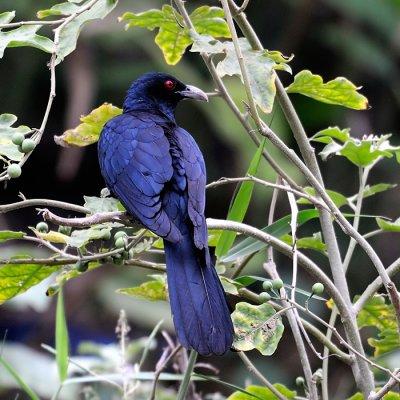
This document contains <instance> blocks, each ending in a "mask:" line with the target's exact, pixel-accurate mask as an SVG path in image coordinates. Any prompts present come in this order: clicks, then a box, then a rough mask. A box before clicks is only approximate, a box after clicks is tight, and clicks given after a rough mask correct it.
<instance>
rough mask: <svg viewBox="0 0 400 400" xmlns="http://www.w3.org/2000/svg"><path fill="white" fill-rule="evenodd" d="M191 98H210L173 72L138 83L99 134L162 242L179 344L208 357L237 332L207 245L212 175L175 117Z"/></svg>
mask: <svg viewBox="0 0 400 400" xmlns="http://www.w3.org/2000/svg"><path fill="white" fill-rule="evenodd" d="M186 98H190V99H196V100H207V96H206V94H205V93H204V92H202V91H201V90H200V89H198V88H195V87H193V86H190V85H185V84H183V83H182V82H180V81H179V80H178V79H176V78H174V77H173V76H171V75H168V74H164V73H148V74H145V75H143V76H141V77H140V78H138V79H137V80H136V81H134V82H133V84H132V85H131V87H130V88H129V90H128V93H127V96H126V98H125V102H124V106H123V114H122V115H119V116H117V117H115V118H113V119H111V120H110V121H109V122H108V123H107V124H106V125H105V127H104V129H103V131H102V133H101V137H100V141H99V147H98V150H99V161H100V168H101V172H102V175H103V177H104V179H105V181H106V184H107V186H108V188H109V189H110V190H111V192H113V193H114V195H115V196H117V197H118V198H119V199H120V201H121V202H122V204H123V205H124V206H125V207H126V209H127V210H128V212H129V213H130V214H131V215H132V216H133V217H134V218H135V219H137V220H138V221H140V222H141V224H142V225H143V226H145V227H146V228H148V229H150V230H151V231H152V232H154V233H155V234H157V235H158V236H160V237H162V238H163V239H164V247H165V256H166V264H167V278H168V291H169V299H170V303H171V309H172V315H173V319H174V324H175V330H176V333H177V335H178V339H179V341H180V343H181V344H182V345H183V346H184V347H186V348H193V349H194V350H196V351H197V352H198V353H200V354H202V355H209V354H223V353H225V352H226V351H227V350H228V349H229V348H230V346H231V344H232V340H233V326H232V321H231V317H230V313H229V309H228V306H227V302H226V298H225V294H224V291H223V288H222V285H221V283H220V280H219V278H218V275H217V273H216V271H215V268H214V266H213V264H212V262H211V259H210V253H209V249H208V244H207V226H206V220H205V217H204V206H205V184H206V169H205V165H204V160H203V155H202V153H201V151H200V149H199V147H198V146H197V144H196V142H195V141H194V139H193V137H192V136H191V135H190V134H189V133H188V132H186V131H185V130H184V129H182V128H180V127H179V126H178V125H177V123H176V121H175V116H174V114H175V108H176V106H177V104H178V103H179V102H180V101H181V100H183V99H186Z"/></svg>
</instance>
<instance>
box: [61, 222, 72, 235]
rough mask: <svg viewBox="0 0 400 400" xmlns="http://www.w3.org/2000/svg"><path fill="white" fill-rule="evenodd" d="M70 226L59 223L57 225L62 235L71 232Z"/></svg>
mask: <svg viewBox="0 0 400 400" xmlns="http://www.w3.org/2000/svg"><path fill="white" fill-rule="evenodd" d="M71 230H72V229H71V227H70V226H64V225H60V226H59V227H58V232H60V233H62V234H63V235H67V236H69V235H70V234H71Z"/></svg>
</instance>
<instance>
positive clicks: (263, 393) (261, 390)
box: [227, 383, 297, 400]
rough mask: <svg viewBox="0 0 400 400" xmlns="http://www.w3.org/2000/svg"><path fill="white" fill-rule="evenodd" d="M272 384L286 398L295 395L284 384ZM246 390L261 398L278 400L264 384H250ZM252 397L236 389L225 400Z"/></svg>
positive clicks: (241, 399) (246, 399) (250, 399)
mask: <svg viewBox="0 0 400 400" xmlns="http://www.w3.org/2000/svg"><path fill="white" fill-rule="evenodd" d="M273 386H274V388H275V389H276V390H277V391H278V392H279V393H281V394H282V395H283V396H285V397H286V398H287V399H294V398H295V396H296V395H297V393H296V392H295V391H293V390H289V389H288V388H287V387H286V386H284V385H282V384H280V383H275V384H274V385H273ZM246 392H249V393H251V394H253V395H255V396H257V398H259V399H262V400H278V397H276V395H275V394H274V393H272V392H271V390H270V389H268V388H266V387H264V386H255V385H250V386H247V387H246ZM253 399H254V397H253V396H250V395H249V394H246V393H243V392H239V391H237V392H235V393H232V394H231V395H230V396H229V397H228V399H227V400H253Z"/></svg>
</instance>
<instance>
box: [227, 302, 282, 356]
mask: <svg viewBox="0 0 400 400" xmlns="http://www.w3.org/2000/svg"><path fill="white" fill-rule="evenodd" d="M275 314H276V312H275V309H274V308H273V307H272V306H271V305H270V304H267V303H264V304H261V305H259V306H254V305H252V304H249V303H245V302H240V303H237V304H236V308H235V311H234V312H233V313H232V321H233V325H234V328H235V339H234V342H233V347H234V348H235V349H237V350H241V351H248V350H253V349H257V350H258V351H259V352H260V353H261V354H262V355H264V356H270V355H271V354H273V353H274V352H275V350H276V348H277V347H278V343H279V341H280V339H281V337H282V334H283V330H284V327H283V324H282V320H281V317H280V316H279V315H278V316H275Z"/></svg>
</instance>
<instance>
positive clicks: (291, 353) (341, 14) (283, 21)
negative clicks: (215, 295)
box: [0, 0, 400, 399]
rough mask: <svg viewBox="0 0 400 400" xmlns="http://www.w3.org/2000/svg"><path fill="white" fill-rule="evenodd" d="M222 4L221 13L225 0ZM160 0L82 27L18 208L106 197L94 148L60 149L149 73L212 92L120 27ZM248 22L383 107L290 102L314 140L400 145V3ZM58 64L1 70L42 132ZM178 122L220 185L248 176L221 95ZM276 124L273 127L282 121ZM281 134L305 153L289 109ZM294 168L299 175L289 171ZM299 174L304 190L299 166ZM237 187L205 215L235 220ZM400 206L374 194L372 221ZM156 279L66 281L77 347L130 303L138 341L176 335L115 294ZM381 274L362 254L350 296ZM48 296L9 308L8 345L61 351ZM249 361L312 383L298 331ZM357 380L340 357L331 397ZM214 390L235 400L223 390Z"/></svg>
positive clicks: (25, 119)
mask: <svg viewBox="0 0 400 400" xmlns="http://www.w3.org/2000/svg"><path fill="white" fill-rule="evenodd" d="M0 3H1V6H0V7H1V8H0V12H3V11H6V10H12V9H15V10H17V20H22V19H33V18H34V12H35V11H36V10H37V9H43V8H47V6H50V5H52V4H55V2H52V1H39V2H38V1H33V0H29V1H28V0H2V1H1V2H0ZM211 3H213V4H215V5H217V3H218V2H210V3H209V4H211ZM201 4H203V3H202V2H198V1H190V2H187V7H188V8H189V9H192V8H195V7H196V6H198V5H201ZM161 5H162V3H161V2H159V1H143V0H142V1H135V2H131V1H120V4H119V6H118V7H117V9H116V10H115V11H114V12H113V13H112V15H110V16H109V17H108V18H107V19H106V20H104V21H101V22H95V23H92V24H91V25H88V26H87V27H86V28H85V29H84V31H83V33H82V34H81V36H80V39H79V43H78V48H77V51H75V52H74V53H73V54H72V55H70V56H69V57H68V58H67V59H66V60H65V62H64V63H62V64H61V65H60V67H58V72H57V74H58V79H57V97H56V100H55V104H54V107H53V110H52V113H51V115H50V119H49V123H48V125H47V129H46V132H45V135H44V138H43V140H42V142H41V144H40V146H39V148H38V149H37V150H36V151H35V152H34V153H33V155H32V156H31V157H30V159H29V162H28V163H27V165H26V166H25V167H24V169H23V175H22V177H21V178H20V179H18V180H16V181H15V182H13V181H12V182H10V183H8V185H7V187H6V188H5V189H4V190H2V191H1V203H7V202H13V201H16V200H17V195H18V193H19V192H22V193H23V194H24V195H25V196H26V197H28V198H35V197H40V198H52V199H59V200H64V201H68V202H73V203H77V204H82V202H83V199H82V197H83V195H84V194H85V195H99V193H100V190H101V188H102V187H103V186H104V183H103V181H102V178H101V176H100V173H99V169H98V165H97V154H96V146H90V147H88V148H85V149H63V148H60V147H58V146H57V145H56V144H55V143H54V141H53V136H54V135H55V134H61V133H62V132H63V131H64V130H65V129H67V128H71V127H74V126H75V125H76V124H77V123H78V121H79V116H80V115H81V114H85V113H87V112H89V111H90V110H91V109H92V108H94V107H96V106H98V105H100V104H102V103H103V102H111V103H113V104H115V105H118V106H120V105H121V104H122V100H123V97H124V93H125V91H126V89H127V87H128V85H129V84H130V82H131V81H132V80H133V79H134V78H135V77H137V76H138V75H140V74H141V73H143V72H146V71H149V70H160V71H168V72H171V73H173V74H175V75H176V76H178V77H179V78H180V79H182V80H183V81H185V82H188V83H190V84H194V85H196V86H200V87H202V88H203V89H205V90H207V91H211V90H212V89H213V85H212V82H211V80H210V78H209V76H208V74H207V71H206V68H205V66H204V65H203V64H202V62H201V59H200V58H199V57H198V55H197V54H192V53H189V52H188V53H187V54H186V55H185V56H184V58H183V60H182V61H181V62H180V63H179V64H178V65H177V66H175V67H169V66H167V65H166V64H165V62H164V60H163V59H162V55H161V52H160V50H159V49H158V48H157V47H156V45H155V44H154V42H153V39H154V33H152V32H149V31H147V30H143V29H139V28H138V29H131V30H129V31H124V29H123V25H122V24H120V23H118V22H117V16H119V15H121V14H122V13H123V12H124V11H127V10H130V11H134V12H139V11H143V10H145V9H148V8H150V6H154V7H160V6H161ZM248 17H249V19H250V21H251V22H252V23H253V24H254V27H255V29H256V31H257V32H258V34H259V36H260V38H261V39H262V42H263V44H264V46H265V47H266V48H268V49H279V50H281V51H282V52H283V53H284V54H286V55H290V54H292V53H293V54H295V58H294V60H293V61H292V63H291V65H292V68H293V71H294V72H295V73H296V72H299V71H300V70H302V69H310V70H311V71H312V72H313V73H318V74H321V75H322V76H323V77H324V79H325V80H329V79H333V78H335V77H336V76H341V75H343V76H346V77H347V78H349V79H350V80H352V81H353V82H354V83H356V84H357V85H360V86H363V89H362V92H363V94H365V95H366V96H367V97H368V99H369V101H370V104H371V109H369V110H368V111H363V112H355V111H351V110H347V109H344V108H341V107H336V106H329V105H324V104H321V103H318V102H316V101H313V100H311V99H307V98H305V97H302V96H297V95H294V96H292V99H293V102H294V103H295V106H296V108H297V110H298V112H299V114H300V116H301V119H302V121H303V123H304V125H305V128H306V131H307V132H308V133H309V134H310V136H311V134H313V133H315V132H317V131H318V130H320V129H323V128H325V127H327V126H334V125H338V126H340V127H351V128H352V133H353V134H354V135H356V136H362V135H366V134H371V133H374V134H382V133H393V143H394V144H397V145H398V144H399V142H400V141H399V139H398V134H399V114H398V110H399V104H400V94H399V93H400V90H399V89H400V83H399V79H400V75H399V59H400V57H399V55H400V1H399V0H381V1H376V0H314V1H313V0H282V1H273V0H269V1H266V0H252V1H251V2H250V5H249V7H248ZM44 31H45V30H44ZM48 58H49V57H48V55H47V54H45V53H42V52H40V51H38V50H35V49H30V48H20V49H6V52H5V57H4V58H3V59H2V60H1V61H0V77H1V78H0V79H1V80H0V82H1V84H0V113H5V112H7V113H13V114H15V115H17V116H18V117H19V121H18V122H19V123H20V124H26V125H28V126H31V127H37V126H39V125H40V122H41V118H42V116H43V113H44V108H45V105H46V102H47V97H48V90H49V74H48V70H47V68H46V63H47V61H48ZM281 78H282V79H283V81H285V82H289V81H290V79H291V78H290V77H289V76H286V75H284V74H283V73H282V74H281ZM229 87H230V88H232V91H233V93H234V94H235V96H236V98H237V100H240V99H242V98H243V99H244V97H243V96H244V93H243V91H241V87H240V84H239V82H238V80H237V79H231V80H229ZM177 119H178V120H179V122H180V123H181V125H183V126H185V127H186V128H187V129H188V130H189V131H190V132H192V133H193V135H194V136H195V137H196V139H197V141H198V142H199V144H200V147H201V148H202V150H203V151H204V154H205V159H206V163H207V168H208V179H209V181H213V180H215V179H217V178H219V177H221V176H241V175H243V174H244V173H245V171H246V168H247V165H248V163H249V160H250V159H251V157H252V155H253V154H254V151H255V148H254V146H253V144H252V143H251V142H250V140H249V139H248V138H247V136H246V134H245V132H244V131H243V130H242V129H241V127H240V126H239V124H238V123H237V122H236V121H235V120H234V118H233V116H232V114H231V113H230V111H229V110H228V109H227V108H226V107H225V105H224V103H223V101H222V100H221V99H219V98H212V100H211V104H206V105H204V104H200V105H199V104H194V103H190V102H187V103H184V104H182V105H181V106H180V108H179V110H178V115H177ZM267 119H268V120H270V119H271V116H268V117H267ZM272 127H273V128H274V129H275V130H276V131H277V132H278V133H279V134H280V135H281V137H283V138H284V139H285V140H286V142H287V143H288V144H291V145H293V146H295V145H294V143H292V138H291V136H290V132H289V131H288V128H287V125H286V123H285V122H284V120H283V119H282V115H281V113H280V112H279V110H276V111H274V112H273V114H272ZM277 157H280V156H279V155H277ZM282 161H283V160H282ZM283 162H284V165H287V163H286V162H285V161H283ZM321 166H322V168H323V173H324V177H325V181H326V185H327V187H328V188H330V189H334V190H338V191H340V192H342V193H344V194H346V195H352V194H354V193H355V192H356V190H357V170H356V168H355V167H354V166H353V165H351V164H350V163H348V162H346V161H345V160H344V159H339V158H334V159H331V160H330V161H328V162H326V163H321ZM288 168H289V169H288V170H289V171H290V170H291V167H290V166H288ZM260 176H263V177H267V178H272V179H273V174H272V173H271V172H270V171H269V167H268V166H267V165H266V164H262V166H261V168H260ZM294 176H296V177H297V178H298V180H299V182H300V181H301V177H300V176H298V175H297V174H296V172H295V171H294ZM398 177H399V166H398V164H397V163H396V162H395V161H393V160H385V161H383V162H381V163H380V164H379V165H378V166H377V167H376V168H375V169H374V171H373V173H372V174H371V178H370V182H371V183H377V182H382V181H383V182H390V183H396V182H397V181H398ZM233 190H234V188H233V187H228V186H224V187H220V188H218V189H213V190H210V191H209V192H208V194H207V196H208V197H207V199H208V200H207V201H208V204H207V216H210V217H215V218H224V217H225V216H226V212H227V207H228V206H229V201H230V197H231V195H232V193H233ZM270 195H271V193H270V191H267V190H265V189H260V188H257V189H256V192H255V197H254V199H253V201H252V204H251V207H250V209H249V212H248V215H247V217H246V222H249V223H252V224H254V225H255V226H258V227H261V226H264V225H265V224H266V219H267V213H268V205H269V199H270ZM398 199H399V192H398V188H396V189H394V190H391V191H390V192H388V193H385V194H383V195H379V197H378V196H376V197H372V198H370V199H366V201H365V209H364V213H368V214H377V215H387V216H389V217H392V218H397V217H398V215H399V211H398ZM280 200H281V201H280V204H279V207H278V211H277V216H281V215H285V213H287V212H288V206H287V201H286V199H285V198H284V197H283V195H282V197H281V198H280ZM37 221H38V217H37V215H36V213H35V211H34V210H33V209H25V210H21V211H18V212H14V213H10V214H6V215H0V225H1V229H6V228H13V229H18V228H21V229H22V228H24V229H25V228H26V226H27V225H34V224H36V222H37ZM374 227H375V225H374V222H373V220H364V221H362V224H361V229H362V231H364V232H367V231H369V230H372V229H374ZM317 230H319V227H318V226H317V225H314V226H313V225H312V224H310V225H308V226H307V227H305V228H302V232H304V234H307V233H311V232H314V231H317ZM340 242H341V245H342V246H343V248H344V246H346V245H347V239H345V238H343V237H342V236H340ZM398 244H399V238H398V236H396V235H386V236H378V237H377V238H376V239H373V245H374V246H376V249H377V250H378V253H379V254H380V255H381V257H382V259H383V262H384V263H385V265H387V264H388V263H390V262H391V261H392V260H394V259H395V258H396V257H397V256H398V253H399V251H398V247H399V246H398ZM17 250H18V251H21V248H18V249H17V248H16V247H15V245H13V246H11V245H8V246H2V255H8V254H13V253H15V252H16V251H17ZM36 251H37V250H36ZM312 255H313V254H312ZM261 262H262V257H259V258H257V259H255V260H254V261H253V262H252V263H251V265H250V266H249V267H248V272H252V273H257V272H258V273H259V274H260V273H261V266H260V265H261V264H260V263H261ZM321 263H322V265H325V266H326V260H325V259H321ZM278 266H279V268H280V269H281V271H282V274H283V276H285V275H286V271H288V272H289V271H290V268H289V267H290V264H289V263H288V261H287V260H286V259H283V258H278ZM145 275H146V273H145V272H144V271H139V270H122V269H116V268H115V267H111V266H110V267H104V268H101V269H99V270H96V271H94V272H91V273H90V274H86V275H85V276H83V277H82V278H80V279H79V280H76V281H73V282H72V281H71V282H70V283H69V284H68V285H67V288H66V307H67V313H68V323H69V329H70V335H71V342H72V347H73V350H74V351H76V346H77V345H78V343H80V342H81V341H83V340H92V341H96V342H100V343H111V342H115V340H116V339H115V332H114V331H115V325H116V320H117V318H118V312H119V309H120V308H121V307H123V308H125V309H126V311H127V313H128V317H129V322H130V324H131V327H132V331H131V333H130V336H131V337H132V338H135V337H141V336H143V335H146V334H148V333H149V332H150V330H151V329H152V327H153V326H154V325H155V323H156V322H157V321H158V320H159V319H160V318H161V317H164V318H165V319H166V320H167V322H166V326H171V323H170V321H169V310H168V307H167V305H165V304H161V303H156V304H149V303H145V302H140V301H133V300H131V299H130V298H127V297H124V296H122V295H117V294H115V292H114V289H117V288H119V287H127V286H131V285H134V284H135V283H138V282H140V281H143V280H144V279H145ZM375 275H376V273H375V271H374V269H373V268H372V266H371V265H370V263H369V262H368V260H367V259H366V258H365V256H364V255H363V253H362V252H360V251H356V254H355V257H354V261H353V264H352V265H351V268H350V271H349V280H350V282H351V291H352V294H353V295H355V294H357V293H360V291H362V289H363V288H364V287H365V286H366V284H367V283H368V282H369V281H370V280H371V279H372V278H373V277H375ZM287 278H288V277H287ZM301 283H302V287H304V288H305V289H309V287H310V286H311V284H312V283H313V282H310V281H308V280H307V279H306V277H302V282H301ZM45 289H46V286H44V287H43V288H42V289H40V290H38V291H37V292H35V294H34V295H31V296H30V297H28V300H27V302H26V304H25V305H20V304H19V303H18V302H11V303H10V305H9V306H7V305H6V306H2V308H1V309H0V332H1V333H3V332H5V331H6V330H8V334H7V340H8V341H9V342H19V343H23V344H25V345H28V346H30V347H31V348H33V349H35V350H37V351H41V352H43V350H40V344H41V343H48V344H52V341H53V336H54V330H53V328H54V326H53V320H54V313H53V310H54V304H53V301H48V303H46V304H43V307H42V309H40V305H36V306H35V307H34V308H32V307H31V306H28V305H27V303H29V304H32V302H38V304H39V303H40V301H41V299H42V298H43V296H44V291H45ZM256 289H257V288H256ZM42 300H43V299H42ZM35 304H36V303H35ZM318 306H319V304H316V305H315V307H318ZM38 307H39V308H38ZM321 307H322V306H321ZM168 321H169V322H168ZM159 342H160V345H163V344H164V343H163V340H162V339H161V338H160V341H159ZM152 356H153V359H152V360H150V361H149V362H148V365H146V367H147V369H148V370H150V369H152V368H154V362H155V361H156V360H157V358H158V357H159V351H158V350H157V351H155V352H154V353H153V355H152ZM251 356H252V358H254V359H255V360H256V363H257V365H258V366H259V367H260V369H261V370H262V371H263V372H265V373H266V375H267V376H268V378H269V379H270V380H271V381H273V382H274V381H278V380H279V381H281V382H283V383H286V384H287V385H288V386H290V387H292V388H293V387H294V379H295V377H296V376H297V375H299V374H301V366H300V365H299V362H298V359H297V354H296V349H295V347H293V344H292V338H291V334H290V332H289V330H287V331H286V334H285V335H284V338H283V341H282V343H281V344H280V346H279V348H278V351H277V352H276V354H275V355H274V356H272V357H269V358H257V355H256V354H255V353H254V354H251ZM206 361H207V362H211V363H213V364H215V365H216V366H218V367H219V368H221V376H222V377H223V379H225V380H228V381H230V382H234V383H236V384H238V385H244V384H245V380H246V377H247V376H248V375H247V373H246V372H245V370H244V368H243V366H242V365H241V364H240V362H239V361H238V358H237V357H235V356H234V355H232V354H231V355H227V356H225V357H223V358H212V359H208V360H206ZM29 362H30V361H29ZM387 362H392V363H393V362H395V363H396V362H397V366H398V365H399V363H400V361H399V357H397V361H396V359H395V361H393V360H389V361H387ZM32 363H33V361H32ZM32 365H34V364H32ZM314 365H315V368H317V367H318V365H319V363H318V360H314ZM349 378H350V375H349V371H348V370H347V369H346V368H345V367H344V366H343V364H339V363H336V362H335V360H334V359H332V367H331V381H330V384H331V388H332V391H333V392H335V388H336V389H339V390H337V396H336V398H338V399H343V398H345V397H346V396H347V395H349V394H351V393H352V391H353V390H354V388H353V387H352V384H351V381H350V380H349ZM0 379H1V378H0ZM0 383H1V381H0ZM213 387H214V385H211V384H207V385H204V384H203V386H202V388H203V389H204V391H205V392H210V391H212V388H213ZM215 390H221V391H223V392H224V393H226V394H227V393H229V392H226V390H225V389H224V388H221V387H217V386H215ZM13 393H14V392H13ZM13 393H10V392H5V393H4V395H3V396H2V395H1V394H0V398H1V399H11V398H14V395H13ZM105 396H106V395H105ZM20 398H22V396H21V397H20ZM67 398H73V397H67ZM104 398H107V397H104Z"/></svg>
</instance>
